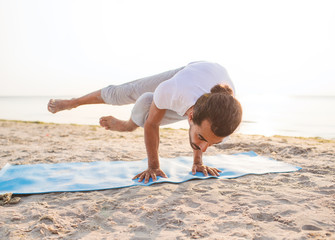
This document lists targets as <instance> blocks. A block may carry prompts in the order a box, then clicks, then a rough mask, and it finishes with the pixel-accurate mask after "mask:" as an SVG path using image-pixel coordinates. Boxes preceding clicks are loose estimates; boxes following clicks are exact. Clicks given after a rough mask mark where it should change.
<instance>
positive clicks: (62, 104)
mask: <svg viewBox="0 0 335 240" xmlns="http://www.w3.org/2000/svg"><path fill="white" fill-rule="evenodd" d="M74 107H76V106H75V105H74V104H73V100H62V99H50V101H49V103H48V110H49V112H52V113H56V112H59V111H63V110H70V109H72V108H74Z"/></svg>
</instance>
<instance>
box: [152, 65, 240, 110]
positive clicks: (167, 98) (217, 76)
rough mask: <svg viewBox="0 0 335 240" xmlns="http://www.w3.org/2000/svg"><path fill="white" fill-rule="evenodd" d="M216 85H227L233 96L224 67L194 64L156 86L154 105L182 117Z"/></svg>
mask: <svg viewBox="0 0 335 240" xmlns="http://www.w3.org/2000/svg"><path fill="white" fill-rule="evenodd" d="M217 84H227V85H228V86H230V87H231V88H232V90H233V92H234V94H235V87H234V85H233V83H232V81H231V80H230V78H229V76H228V73H227V71H226V69H225V68H224V67H222V66H221V65H219V64H217V63H211V62H194V63H190V64H188V65H187V66H185V68H183V69H182V70H180V71H179V72H178V73H176V75H174V76H173V77H172V78H171V79H169V80H166V81H164V82H162V83H161V84H159V85H158V87H157V88H156V90H155V92H154V103H155V104H156V106H157V107H158V108H159V109H169V110H172V111H175V112H177V114H178V115H180V116H184V115H185V112H186V111H187V110H188V109H189V108H190V107H192V106H193V105H194V104H195V102H196V101H197V100H198V98H199V97H201V96H202V95H203V94H205V93H210V90H211V88H212V87H214V86H215V85H217Z"/></svg>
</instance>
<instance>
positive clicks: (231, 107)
mask: <svg viewBox="0 0 335 240" xmlns="http://www.w3.org/2000/svg"><path fill="white" fill-rule="evenodd" d="M203 120H208V121H209V122H210V123H211V130H212V132H213V133H214V134H215V135H216V136H218V137H227V136H229V135H230V134H232V133H233V132H234V131H235V130H236V128H237V127H238V126H239V125H240V123H241V121H242V106H241V104H240V102H239V101H238V100H237V99H236V98H235V97H234V96H233V90H232V89H231V88H230V87H229V86H228V85H220V84H218V85H215V86H214V87H213V88H212V89H211V92H210V93H206V94H204V95H202V96H201V97H200V98H199V99H198V100H197V101H196V103H195V104H194V107H193V122H194V123H195V124H196V125H199V126H200V125H201V123H202V121H203Z"/></svg>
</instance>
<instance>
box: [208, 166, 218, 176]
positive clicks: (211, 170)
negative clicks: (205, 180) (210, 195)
mask: <svg viewBox="0 0 335 240" xmlns="http://www.w3.org/2000/svg"><path fill="white" fill-rule="evenodd" d="M208 173H209V174H210V175H213V176H216V175H215V172H214V170H213V169H211V168H208Z"/></svg>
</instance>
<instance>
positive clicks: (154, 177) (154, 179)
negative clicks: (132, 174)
mask: <svg viewBox="0 0 335 240" xmlns="http://www.w3.org/2000/svg"><path fill="white" fill-rule="evenodd" d="M151 178H152V181H156V180H157V177H156V174H155V173H152V174H151Z"/></svg>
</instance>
